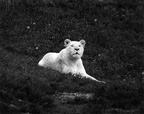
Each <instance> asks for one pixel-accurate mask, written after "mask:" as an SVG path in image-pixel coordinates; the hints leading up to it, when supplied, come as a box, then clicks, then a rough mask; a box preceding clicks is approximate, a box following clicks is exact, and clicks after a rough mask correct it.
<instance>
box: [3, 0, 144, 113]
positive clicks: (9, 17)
mask: <svg viewBox="0 0 144 114" xmlns="http://www.w3.org/2000/svg"><path fill="white" fill-rule="evenodd" d="M142 5H143V3H142V1H140V0H133V1H129V0H125V1H105V2H100V1H91V0H90V1H88V0H82V1H77V0H76V1H75V0H74V1H70V0H66V1H64V0H60V1H50V2H48V1H47V3H44V2H41V3H40V2H39V1H37V2H34V1H31V2H29V3H28V2H25V1H23V2H22V1H20V2H17V3H15V4H10V3H7V4H6V3H5V2H3V4H2V2H1V11H0V12H1V15H0V25H1V27H0V78H1V80H0V103H1V104H4V106H6V107H7V108H8V109H10V108H11V105H10V104H13V105H14V106H15V108H14V109H15V110H17V111H22V112H30V113H45V112H49V110H51V108H52V107H54V105H53V100H52V95H53V94H55V93H57V92H82V93H91V92H92V93H95V97H94V100H93V101H90V102H88V103H87V105H86V106H84V107H83V108H84V109H85V110H83V111H82V112H81V113H85V112H89V113H97V112H101V111H104V110H105V109H111V108H114V109H125V110H127V109H129V110H132V109H136V108H137V107H140V105H141V104H142V102H143V100H142V99H143V77H142V74H141V73H142V71H143V65H144V60H143V58H144V57H143V56H144V53H143V50H144V46H143V42H144V39H143V37H144V34H143V33H144V31H143V18H142V14H143V12H142ZM66 38H70V39H71V40H80V39H85V40H86V42H87V44H86V48H85V52H84V57H83V58H82V59H83V61H84V66H85V68H86V71H87V72H88V74H90V75H92V76H93V77H95V78H97V79H99V80H104V81H106V84H100V83H95V82H93V81H91V80H87V79H81V78H79V77H73V76H71V75H70V74H69V75H64V74H60V73H58V72H56V71H53V70H48V69H44V68H41V67H38V66H37V63H38V61H39V60H40V59H41V57H42V56H43V55H44V54H46V53H47V52H49V51H55V52H59V51H60V50H61V49H62V48H63V41H64V39H66ZM83 101H84V100H81V99H76V102H75V104H78V103H82V102H83ZM84 104H85V103H84ZM2 106H3V105H2ZM87 106H89V108H86V107H87ZM95 107H97V108H95ZM142 108H143V105H141V109H142ZM68 110H69V109H68ZM70 110H74V109H70ZM34 111H36V112H34ZM61 112H65V111H61Z"/></svg>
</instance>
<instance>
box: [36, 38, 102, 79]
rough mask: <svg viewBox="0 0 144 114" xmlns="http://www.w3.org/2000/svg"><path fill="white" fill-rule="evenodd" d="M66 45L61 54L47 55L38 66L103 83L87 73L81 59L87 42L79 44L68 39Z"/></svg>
mask: <svg viewBox="0 0 144 114" xmlns="http://www.w3.org/2000/svg"><path fill="white" fill-rule="evenodd" d="M64 44H65V47H66V48H64V49H62V50H61V51H60V52H59V53H54V52H50V53H47V54H46V55H45V56H44V57H43V58H42V59H41V60H40V61H39V63H38V65H39V66H42V67H45V68H52V69H54V70H57V71H59V72H61V73H65V74H68V73H72V74H73V75H80V76H82V77H86V78H90V79H92V80H95V81H97V82H103V81H99V80H97V79H95V78H94V77H92V76H90V75H88V74H87V73H86V71H85V68H84V66H83V62H82V59H81V57H82V55H83V52H84V46H85V40H80V41H79V42H78V41H71V40H69V39H66V40H65V41H64Z"/></svg>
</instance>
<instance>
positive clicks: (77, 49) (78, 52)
mask: <svg viewBox="0 0 144 114" xmlns="http://www.w3.org/2000/svg"><path fill="white" fill-rule="evenodd" d="M85 44H86V42H85V40H80V41H71V40H69V39H66V40H65V41H64V45H65V47H66V50H67V53H68V55H69V58H70V59H79V58H81V57H82V55H83V52H84V46H85Z"/></svg>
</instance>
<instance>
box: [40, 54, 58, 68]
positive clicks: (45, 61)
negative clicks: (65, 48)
mask: <svg viewBox="0 0 144 114" xmlns="http://www.w3.org/2000/svg"><path fill="white" fill-rule="evenodd" d="M57 56H58V53H52V52H50V53H47V54H46V55H45V56H44V57H43V58H42V59H41V60H40V61H39V63H38V65H39V66H43V67H50V66H52V65H53V64H54V63H55V62H56V60H57Z"/></svg>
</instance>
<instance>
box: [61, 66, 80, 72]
mask: <svg viewBox="0 0 144 114" xmlns="http://www.w3.org/2000/svg"><path fill="white" fill-rule="evenodd" d="M79 70H80V69H79V67H78V65H77V64H74V65H63V73H66V74H68V73H72V74H79Z"/></svg>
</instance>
